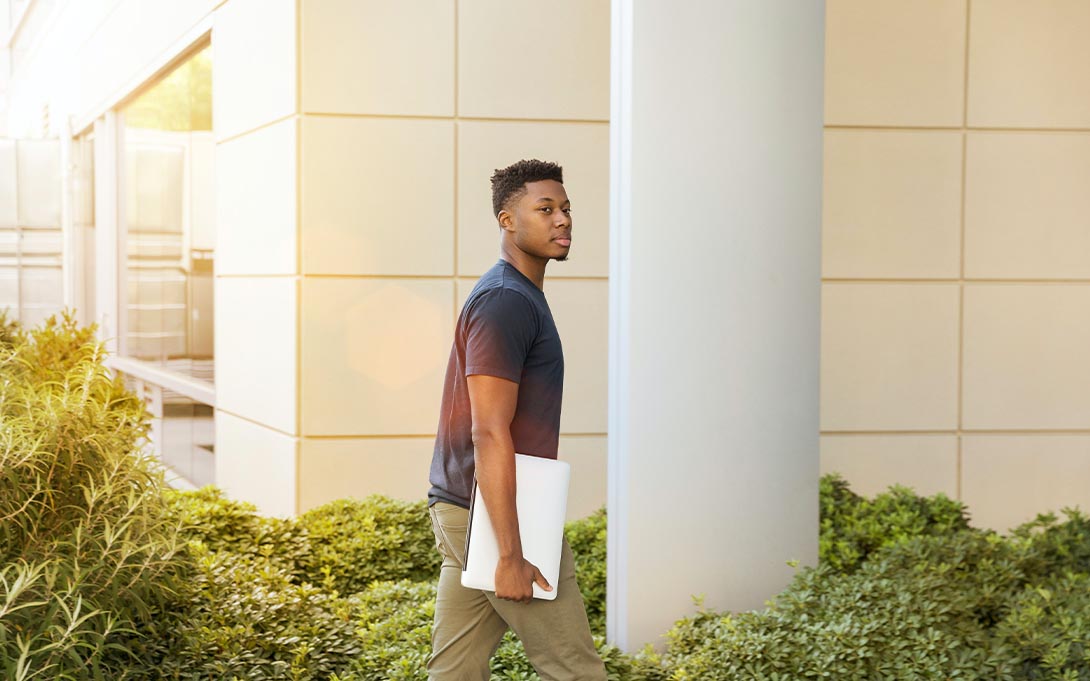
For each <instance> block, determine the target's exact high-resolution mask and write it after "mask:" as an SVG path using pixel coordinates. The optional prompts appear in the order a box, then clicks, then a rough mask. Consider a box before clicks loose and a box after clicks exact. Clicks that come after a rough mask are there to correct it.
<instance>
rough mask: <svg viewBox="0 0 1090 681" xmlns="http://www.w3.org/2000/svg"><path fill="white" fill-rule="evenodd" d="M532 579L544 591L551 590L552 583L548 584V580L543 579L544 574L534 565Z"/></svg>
mask: <svg viewBox="0 0 1090 681" xmlns="http://www.w3.org/2000/svg"><path fill="white" fill-rule="evenodd" d="M534 581H535V582H537V585H538V586H540V587H541V588H542V589H545V590H546V591H552V590H553V587H552V585H550V584H549V580H547V579H545V575H543V574H541V570H538V569H537V566H536V565H535V566H534Z"/></svg>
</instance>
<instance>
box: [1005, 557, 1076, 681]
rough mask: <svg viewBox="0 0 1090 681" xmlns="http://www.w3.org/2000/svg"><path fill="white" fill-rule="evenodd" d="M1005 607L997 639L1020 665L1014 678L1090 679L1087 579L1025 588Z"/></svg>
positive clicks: (1069, 575)
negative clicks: (1006, 609) (1016, 676)
mask: <svg viewBox="0 0 1090 681" xmlns="http://www.w3.org/2000/svg"><path fill="white" fill-rule="evenodd" d="M1009 605H1010V607H1009V611H1008V613H1007V616H1006V617H1005V618H1004V619H1003V621H1002V622H1000V623H999V626H998V627H997V628H996V638H997V639H998V640H999V641H1000V642H1001V643H1002V644H1003V645H1005V646H1006V647H1007V648H1008V649H1009V650H1011V655H1012V659H1014V660H1016V661H1017V662H1018V664H1019V676H1018V678H1023V679H1086V678H1090V616H1087V613H1090V575H1087V574H1086V573H1076V572H1065V573H1063V574H1062V575H1060V576H1053V577H1051V578H1049V579H1048V580H1047V581H1045V582H1042V583H1039V584H1031V585H1027V586H1026V588H1025V589H1024V590H1023V591H1022V592H1021V593H1020V594H1017V595H1016V596H1015V597H1014V598H1013V599H1011V601H1010V604H1009Z"/></svg>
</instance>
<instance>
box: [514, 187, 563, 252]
mask: <svg viewBox="0 0 1090 681" xmlns="http://www.w3.org/2000/svg"><path fill="white" fill-rule="evenodd" d="M525 187H526V192H525V193H524V194H523V195H522V196H520V197H519V199H518V200H517V201H516V202H515V203H514V205H512V206H511V210H510V211H506V210H504V211H500V214H499V216H498V217H499V221H500V226H501V227H503V229H504V230H506V231H507V232H508V233H509V234H510V235H511V238H513V239H514V241H515V245H516V246H518V248H519V249H520V250H522V251H523V252H525V253H527V254H529V255H533V256H536V257H538V258H549V259H553V260H561V261H563V260H567V259H568V251H569V250H570V249H571V229H572V220H571V202H570V201H569V200H568V193H567V192H566V191H564V185H562V184H560V183H559V182H557V181H556V180H541V181H539V182H527V183H526V185H525Z"/></svg>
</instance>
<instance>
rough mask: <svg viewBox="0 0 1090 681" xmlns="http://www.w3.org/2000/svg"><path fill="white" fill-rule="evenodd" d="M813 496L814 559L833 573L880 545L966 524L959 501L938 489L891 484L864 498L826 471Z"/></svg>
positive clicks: (947, 531)
mask: <svg viewBox="0 0 1090 681" xmlns="http://www.w3.org/2000/svg"><path fill="white" fill-rule="evenodd" d="M819 498H820V508H821V512H820V517H821V535H820V538H819V543H818V555H819V561H820V562H822V563H828V564H829V566H830V567H832V568H834V569H835V570H838V571H845V572H846V571H851V570H855V569H857V568H858V567H859V566H860V565H861V564H862V563H863V561H865V560H866V559H867V558H868V557H869V556H870V554H871V553H873V552H874V551H876V550H877V549H879V548H881V547H883V546H888V545H890V544H895V543H897V542H900V541H904V540H905V539H909V538H911V537H918V536H923V535H931V536H939V535H947V534H950V533H952V532H956V531H958V530H964V529H968V528H969V518H968V513H967V510H966V507H965V504H963V503H962V502H960V501H956V500H953V499H950V498H949V497H947V496H946V495H945V494H942V493H941V492H940V493H938V494H936V495H934V496H932V497H921V496H917V495H916V494H915V493H914V492H913V491H912V490H911V489H910V488H908V487H905V486H902V485H893V486H891V487H890V488H889V490H888V491H886V492H883V493H881V494H878V495H877V496H875V497H874V499H872V500H868V499H864V498H863V497H861V496H859V495H858V494H855V493H854V492H852V491H851V490H850V489H849V488H848V483H847V482H846V481H845V480H844V478H843V477H841V476H840V475H839V474H838V473H829V474H826V475H823V476H822V477H821V481H820V489H819Z"/></svg>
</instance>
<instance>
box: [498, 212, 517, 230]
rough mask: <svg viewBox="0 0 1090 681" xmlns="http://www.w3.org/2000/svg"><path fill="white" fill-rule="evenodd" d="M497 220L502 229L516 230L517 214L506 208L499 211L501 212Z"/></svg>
mask: <svg viewBox="0 0 1090 681" xmlns="http://www.w3.org/2000/svg"><path fill="white" fill-rule="evenodd" d="M496 222H498V223H499V225H500V229H502V230H504V231H507V232H513V231H515V216H514V215H512V214H511V213H510V211H508V210H506V209H504V210H501V211H500V212H499V214H498V215H497V216H496Z"/></svg>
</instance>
